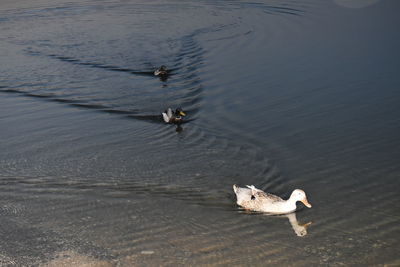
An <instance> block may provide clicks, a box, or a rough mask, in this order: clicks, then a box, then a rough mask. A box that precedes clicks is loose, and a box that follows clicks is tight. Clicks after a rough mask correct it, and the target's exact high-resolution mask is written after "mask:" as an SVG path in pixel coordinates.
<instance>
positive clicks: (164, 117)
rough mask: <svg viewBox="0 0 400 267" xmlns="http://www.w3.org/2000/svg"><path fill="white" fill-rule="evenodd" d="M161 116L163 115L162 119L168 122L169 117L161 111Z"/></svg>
mask: <svg viewBox="0 0 400 267" xmlns="http://www.w3.org/2000/svg"><path fill="white" fill-rule="evenodd" d="M162 116H163V119H164V121H165V122H166V123H168V122H169V117H168V115H167V113H165V112H163V113H162Z"/></svg>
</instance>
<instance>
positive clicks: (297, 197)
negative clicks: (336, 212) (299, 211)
mask: <svg viewBox="0 0 400 267" xmlns="http://www.w3.org/2000/svg"><path fill="white" fill-rule="evenodd" d="M289 199H291V200H293V201H295V202H297V201H301V202H303V204H304V205H306V207H307V208H311V207H312V206H311V204H310V203H309V202H308V200H307V197H306V193H305V192H304V191H303V190H301V189H295V190H293V192H292V194H291V195H290V198H289Z"/></svg>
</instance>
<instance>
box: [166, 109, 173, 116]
mask: <svg viewBox="0 0 400 267" xmlns="http://www.w3.org/2000/svg"><path fill="white" fill-rule="evenodd" d="M172 115H173V113H172V109H171V108H168V110H167V116H168V118H172Z"/></svg>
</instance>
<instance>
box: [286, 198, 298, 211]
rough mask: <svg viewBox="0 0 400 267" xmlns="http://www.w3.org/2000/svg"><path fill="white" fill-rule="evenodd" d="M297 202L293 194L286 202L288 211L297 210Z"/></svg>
mask: <svg viewBox="0 0 400 267" xmlns="http://www.w3.org/2000/svg"><path fill="white" fill-rule="evenodd" d="M296 202H297V200H296V199H294V198H293V197H292V196H290V198H289V199H288V200H286V202H285V207H286V209H287V210H288V211H295V210H296V208H297V207H296Z"/></svg>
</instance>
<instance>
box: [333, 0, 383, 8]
mask: <svg viewBox="0 0 400 267" xmlns="http://www.w3.org/2000/svg"><path fill="white" fill-rule="evenodd" d="M379 1H380V0H334V2H335V3H336V4H337V5H339V6H343V7H348V8H363V7H367V6H370V5H372V4H375V3H377V2H379Z"/></svg>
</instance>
